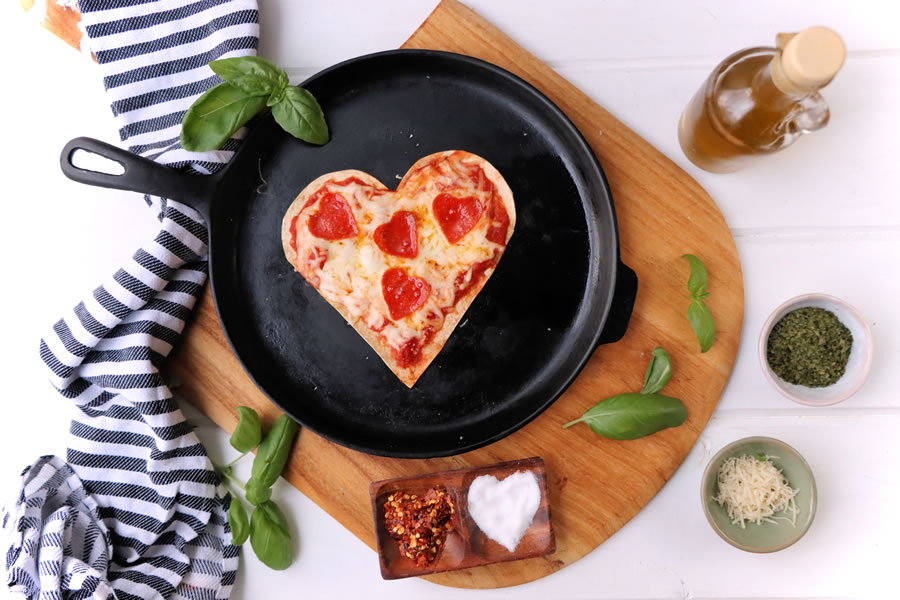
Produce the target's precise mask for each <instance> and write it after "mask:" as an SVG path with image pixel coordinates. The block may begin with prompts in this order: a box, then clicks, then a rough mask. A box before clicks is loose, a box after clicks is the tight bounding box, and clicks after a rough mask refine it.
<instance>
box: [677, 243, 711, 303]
mask: <svg viewBox="0 0 900 600" xmlns="http://www.w3.org/2000/svg"><path fill="white" fill-rule="evenodd" d="M682 258H686V259H687V261H688V263H689V264H690V265H691V276H690V277H689V278H688V292H690V294H691V297H692V298H695V299H696V298H705V297H706V296H705V294H706V286H707V284H708V283H709V277H708V276H707V274H706V265H704V264H703V261H701V260H700V259H699V258H697V257H696V256H694V255H693V254H685V255H683V256H682Z"/></svg>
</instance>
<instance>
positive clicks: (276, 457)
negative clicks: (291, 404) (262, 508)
mask: <svg viewBox="0 0 900 600" xmlns="http://www.w3.org/2000/svg"><path fill="white" fill-rule="evenodd" d="M299 429H300V426H299V425H297V423H296V422H294V420H293V419H291V418H290V417H289V416H287V415H281V416H280V417H278V419H276V420H275V423H274V424H273V425H272V429H270V430H269V433H268V435H266V439H264V440H263V443H262V444H260V446H259V450H258V451H257V453H256V458H255V459H253V469H252V471H251V472H252V479H256V480H257V482H258V484H259V485H260V486H262V487H271V485H272V484H273V483H275V482H276V481H278V477H279V475H281V471H282V470H283V469H284V465H285V463H286V462H287V458H288V454H289V453H290V451H291V445H292V444H293V441H294V436H295V435H297V431H298V430H299Z"/></svg>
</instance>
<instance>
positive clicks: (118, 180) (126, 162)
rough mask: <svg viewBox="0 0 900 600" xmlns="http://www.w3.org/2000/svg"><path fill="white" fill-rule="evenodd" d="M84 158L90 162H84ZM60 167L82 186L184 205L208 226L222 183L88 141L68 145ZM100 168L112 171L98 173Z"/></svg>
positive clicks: (103, 143)
mask: <svg viewBox="0 0 900 600" xmlns="http://www.w3.org/2000/svg"><path fill="white" fill-rule="evenodd" d="M81 158H89V159H90V160H89V161H87V162H84V161H82V160H81ZM76 161H77V163H78V164H76ZM111 163H114V164H115V165H118V167H119V169H116V168H115V167H113V166H112V164H111ZM59 165H60V168H61V169H62V172H63V174H64V175H65V176H66V177H68V178H69V179H71V180H73V181H77V182H79V183H86V184H88V185H94V186H97V187H103V188H111V189H116V190H127V191H131V192H138V193H141V194H150V195H153V196H161V197H163V198H171V199H172V200H177V201H179V202H183V203H185V204H187V205H188V206H190V207H191V208H193V209H194V210H196V211H198V212H199V213H200V214H201V215H202V216H203V217H204V218H205V219H206V220H207V222H208V221H209V207H210V200H211V199H212V196H213V193H214V190H215V188H216V184H217V182H218V181H219V179H220V177H219V176H218V175H216V176H208V175H189V174H187V173H184V172H181V171H177V170H175V169H171V168H169V167H166V166H164V165H161V164H158V163H155V162H153V161H152V160H149V159H147V158H144V157H142V156H138V155H136V154H133V153H131V152H129V151H127V150H123V149H121V148H117V147H116V146H113V145H112V144H107V143H106V142H101V141H100V140H95V139H93V138H89V137H79V138H75V139H74V140H72V141H70V142H69V143H68V144H66V146H65V148H63V151H62V153H61V154H60V157H59ZM100 165H102V166H105V167H110V169H109V170H102V171H100V170H95V168H97V167H99V166H100ZM116 171H119V172H116ZM223 171H224V169H223Z"/></svg>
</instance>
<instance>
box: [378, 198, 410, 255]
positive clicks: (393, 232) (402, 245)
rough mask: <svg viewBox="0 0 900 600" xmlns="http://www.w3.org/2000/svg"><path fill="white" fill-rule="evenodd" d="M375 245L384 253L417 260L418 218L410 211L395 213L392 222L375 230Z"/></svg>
mask: <svg viewBox="0 0 900 600" xmlns="http://www.w3.org/2000/svg"><path fill="white" fill-rule="evenodd" d="M374 237H375V243H376V244H377V245H378V247H379V248H381V251H382V252H385V253H387V254H393V255H394V256H400V257H403V258H415V257H416V255H417V254H418V253H419V236H418V232H417V231H416V216H415V215H414V214H412V213H411V212H409V211H406V210H401V211H399V212H396V213H394V216H393V217H391V220H390V221H388V222H387V223H385V224H384V225H380V226H379V227H378V228H377V229H375V235H374Z"/></svg>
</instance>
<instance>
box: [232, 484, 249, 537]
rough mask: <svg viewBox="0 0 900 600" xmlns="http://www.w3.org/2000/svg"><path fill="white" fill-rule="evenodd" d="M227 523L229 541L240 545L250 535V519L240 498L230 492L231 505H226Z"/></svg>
mask: <svg viewBox="0 0 900 600" xmlns="http://www.w3.org/2000/svg"><path fill="white" fill-rule="evenodd" d="M228 524H229V525H230V526H231V543H232V545H234V546H240V545H241V544H243V543H244V542H246V541H247V537H248V536H249V535H250V520H249V519H248V518H247V511H246V510H245V509H244V503H243V502H241V500H240V498H238V497H237V496H235V495H234V494H232V496H231V506H229V507H228Z"/></svg>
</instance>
